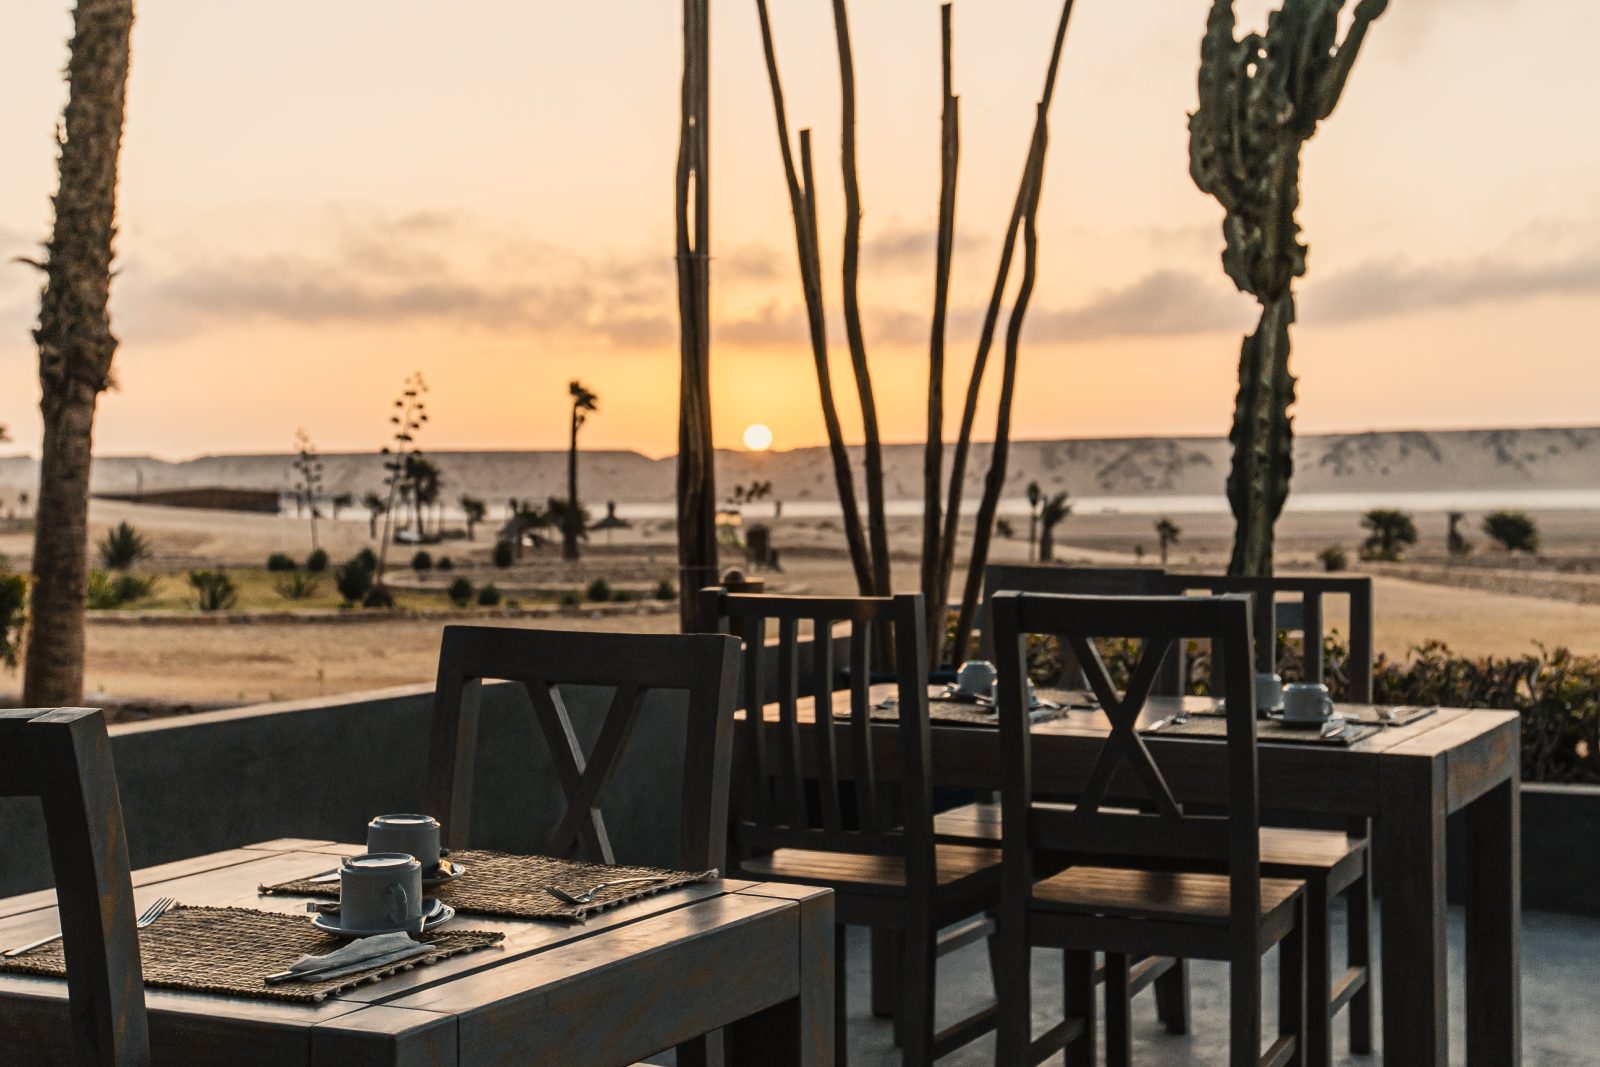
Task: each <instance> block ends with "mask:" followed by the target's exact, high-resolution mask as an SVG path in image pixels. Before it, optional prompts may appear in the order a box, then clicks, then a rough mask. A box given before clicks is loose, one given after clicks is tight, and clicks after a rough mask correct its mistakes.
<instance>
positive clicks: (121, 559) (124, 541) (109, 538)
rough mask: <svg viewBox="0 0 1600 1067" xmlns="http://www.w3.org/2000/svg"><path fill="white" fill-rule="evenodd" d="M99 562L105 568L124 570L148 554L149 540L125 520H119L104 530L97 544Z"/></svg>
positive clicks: (145, 557)
mask: <svg viewBox="0 0 1600 1067" xmlns="http://www.w3.org/2000/svg"><path fill="white" fill-rule="evenodd" d="M97 547H98V548H99V550H100V562H101V563H103V564H105V567H106V569H107V570H113V571H125V570H127V569H128V568H129V567H131V566H133V565H134V564H135V563H138V562H139V561H140V560H142V559H147V558H149V556H150V542H149V541H148V540H146V539H145V536H144V535H143V534H141V533H140V532H139V531H138V530H135V529H134V528H133V527H132V526H130V525H128V524H127V523H126V522H119V523H117V524H116V525H115V526H113V527H112V528H111V529H109V530H107V531H106V535H105V537H103V538H101V540H100V544H99V545H98V546H97Z"/></svg>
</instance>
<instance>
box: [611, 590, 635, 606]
mask: <svg viewBox="0 0 1600 1067" xmlns="http://www.w3.org/2000/svg"><path fill="white" fill-rule="evenodd" d="M637 599H639V598H638V596H637V595H635V594H633V593H630V592H628V591H627V590H626V589H618V590H617V591H616V592H615V593H612V594H611V602H612V603H613V604H627V603H630V602H632V601H634V600H637Z"/></svg>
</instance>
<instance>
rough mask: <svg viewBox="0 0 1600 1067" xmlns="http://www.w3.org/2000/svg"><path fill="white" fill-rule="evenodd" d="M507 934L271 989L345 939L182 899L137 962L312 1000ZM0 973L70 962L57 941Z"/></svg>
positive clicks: (229, 986) (441, 936) (169, 980)
mask: <svg viewBox="0 0 1600 1067" xmlns="http://www.w3.org/2000/svg"><path fill="white" fill-rule="evenodd" d="M504 939H505V935H504V934H501V933H495V932H493V931H489V930H449V931H444V930H436V931H434V932H432V933H427V934H421V935H419V936H418V937H417V940H418V941H422V942H425V943H427V944H430V945H433V946H434V951H432V952H429V953H427V954H425V955H422V956H413V957H412V958H411V959H408V960H401V961H400V962H399V963H391V964H388V965H386V966H382V967H377V968H374V969H372V970H368V971H360V972H357V973H356V974H350V975H346V976H344V977H343V978H334V979H331V980H329V981H324V982H285V983H284V984H282V985H270V986H269V985H267V984H266V982H265V981H264V979H265V978H266V976H267V975H269V974H274V973H276V972H278V971H283V970H287V969H288V967H289V965H290V964H291V963H293V962H294V961H295V960H297V959H299V958H300V957H301V956H304V955H307V954H308V953H309V954H312V955H317V956H321V955H325V954H326V953H329V952H332V951H333V950H334V949H336V948H339V947H340V946H341V945H344V944H346V942H347V939H345V938H341V937H334V936H333V935H332V934H325V933H323V932H322V931H321V930H318V929H317V928H316V927H314V926H312V925H311V918H310V916H301V915H281V914H278V913H276V912H267V911H253V910H251V909H249V908H202V907H187V906H185V905H182V904H179V905H177V906H176V907H174V908H172V909H171V910H170V911H168V912H167V913H166V914H165V915H163V916H161V918H159V919H157V920H156V921H155V922H153V923H151V924H150V925H149V926H147V927H145V928H144V929H143V930H140V931H139V959H140V964H141V966H142V968H143V970H144V984H145V985H147V986H153V987H156V988H160V989H183V990H187V991H189V992H191V993H225V994H227V995H229V996H235V997H250V998H252V999H255V1000H288V1001H298V1002H300V1003H316V1002H318V1001H321V1000H325V999H327V998H328V997H331V996H333V995H334V994H335V993H340V992H343V991H344V990H346V989H351V988H354V987H355V986H358V985H362V984H363V983H366V982H376V981H378V980H379V979H380V978H387V977H388V976H389V975H391V974H394V973H396V972H398V971H405V970H410V969H411V968H412V967H415V966H417V965H418V964H427V963H434V962H436V961H438V960H442V959H445V958H446V957H449V956H454V955H456V954H458V953H461V952H472V951H474V950H476V949H480V948H488V947H489V946H491V945H497V944H499V943H500V942H501V941H502V940H504ZM0 971H10V972H12V973H15V974H37V975H43V976H45V977H48V978H64V977H66V973H67V962H66V959H65V957H64V956H63V954H62V948H61V942H60V941H55V942H52V943H51V944H49V945H45V946H42V947H40V948H37V949H34V950H33V951H32V952H29V953H28V954H27V955H25V956H16V957H13V958H10V959H6V958H0Z"/></svg>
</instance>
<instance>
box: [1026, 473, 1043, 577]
mask: <svg viewBox="0 0 1600 1067" xmlns="http://www.w3.org/2000/svg"><path fill="white" fill-rule="evenodd" d="M1043 499H1044V490H1043V489H1040V488H1039V483H1038V482H1029V483H1028V558H1029V559H1033V558H1034V546H1035V545H1036V544H1038V543H1039V502H1040V501H1041V500H1043Z"/></svg>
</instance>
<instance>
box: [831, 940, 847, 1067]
mask: <svg viewBox="0 0 1600 1067" xmlns="http://www.w3.org/2000/svg"><path fill="white" fill-rule="evenodd" d="M849 934H850V928H849V927H848V926H846V925H844V924H843V923H839V924H837V925H836V926H834V928H833V1062H834V1067H849V1064H850V1012H849V1004H850V997H849V995H848V994H849V973H850V954H849Z"/></svg>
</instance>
